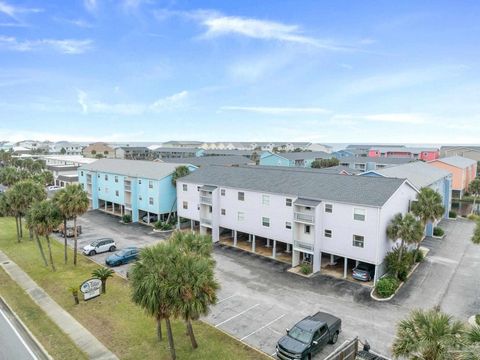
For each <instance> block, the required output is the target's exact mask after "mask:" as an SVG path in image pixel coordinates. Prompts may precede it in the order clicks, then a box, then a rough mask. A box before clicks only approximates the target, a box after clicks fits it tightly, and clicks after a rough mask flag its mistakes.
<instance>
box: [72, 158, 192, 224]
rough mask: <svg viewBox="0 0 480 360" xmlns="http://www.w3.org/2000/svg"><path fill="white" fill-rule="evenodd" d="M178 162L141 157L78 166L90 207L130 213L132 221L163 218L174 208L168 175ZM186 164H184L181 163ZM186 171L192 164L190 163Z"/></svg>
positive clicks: (79, 176)
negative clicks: (149, 159)
mask: <svg viewBox="0 0 480 360" xmlns="http://www.w3.org/2000/svg"><path fill="white" fill-rule="evenodd" d="M179 165H180V164H168V163H161V162H154V161H142V160H120V159H99V160H97V161H95V162H94V163H91V164H85V165H83V166H81V167H80V168H78V170H77V171H78V178H79V182H80V183H81V184H82V187H83V188H84V189H85V191H86V192H87V195H88V198H89V202H90V208H91V209H99V210H102V211H105V212H108V213H111V214H114V215H118V216H123V215H124V214H130V215H131V216H132V221H133V222H138V221H143V220H142V219H145V221H144V222H146V223H150V222H153V221H155V220H154V219H160V220H164V219H166V218H167V216H168V214H169V213H173V214H175V213H176V211H177V202H176V200H177V199H176V189H175V186H174V185H173V184H172V174H173V172H174V171H175V168H176V167H178V166H179ZM184 165H187V166H188V164H184ZM190 170H192V171H193V170H195V167H192V166H190Z"/></svg>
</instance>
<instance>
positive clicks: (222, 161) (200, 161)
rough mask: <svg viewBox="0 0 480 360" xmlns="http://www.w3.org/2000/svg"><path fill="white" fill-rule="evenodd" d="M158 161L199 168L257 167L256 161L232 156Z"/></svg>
mask: <svg viewBox="0 0 480 360" xmlns="http://www.w3.org/2000/svg"><path fill="white" fill-rule="evenodd" d="M158 161H163V162H166V163H172V164H174V163H177V164H181V163H184V164H191V165H194V166H197V167H202V166H207V165H225V166H239V165H255V161H253V160H250V159H249V158H248V157H246V156H240V155H230V156H194V157H185V158H164V159H160V160H158Z"/></svg>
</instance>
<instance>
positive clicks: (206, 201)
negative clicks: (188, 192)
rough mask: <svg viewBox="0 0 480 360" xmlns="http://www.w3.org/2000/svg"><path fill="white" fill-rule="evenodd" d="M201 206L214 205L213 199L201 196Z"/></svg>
mask: <svg viewBox="0 0 480 360" xmlns="http://www.w3.org/2000/svg"><path fill="white" fill-rule="evenodd" d="M200 204H206V205H212V197H211V196H203V195H200Z"/></svg>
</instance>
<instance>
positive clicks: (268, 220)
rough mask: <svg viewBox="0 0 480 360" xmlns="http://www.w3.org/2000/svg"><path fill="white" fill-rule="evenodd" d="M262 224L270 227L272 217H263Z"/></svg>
mask: <svg viewBox="0 0 480 360" xmlns="http://www.w3.org/2000/svg"><path fill="white" fill-rule="evenodd" d="M262 225H263V226H266V227H270V218H267V217H262Z"/></svg>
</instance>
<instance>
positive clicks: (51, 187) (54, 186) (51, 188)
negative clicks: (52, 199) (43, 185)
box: [47, 185, 60, 191]
mask: <svg viewBox="0 0 480 360" xmlns="http://www.w3.org/2000/svg"><path fill="white" fill-rule="evenodd" d="M58 189H60V186H57V185H50V186H48V187H47V190H48V191H55V190H58Z"/></svg>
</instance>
